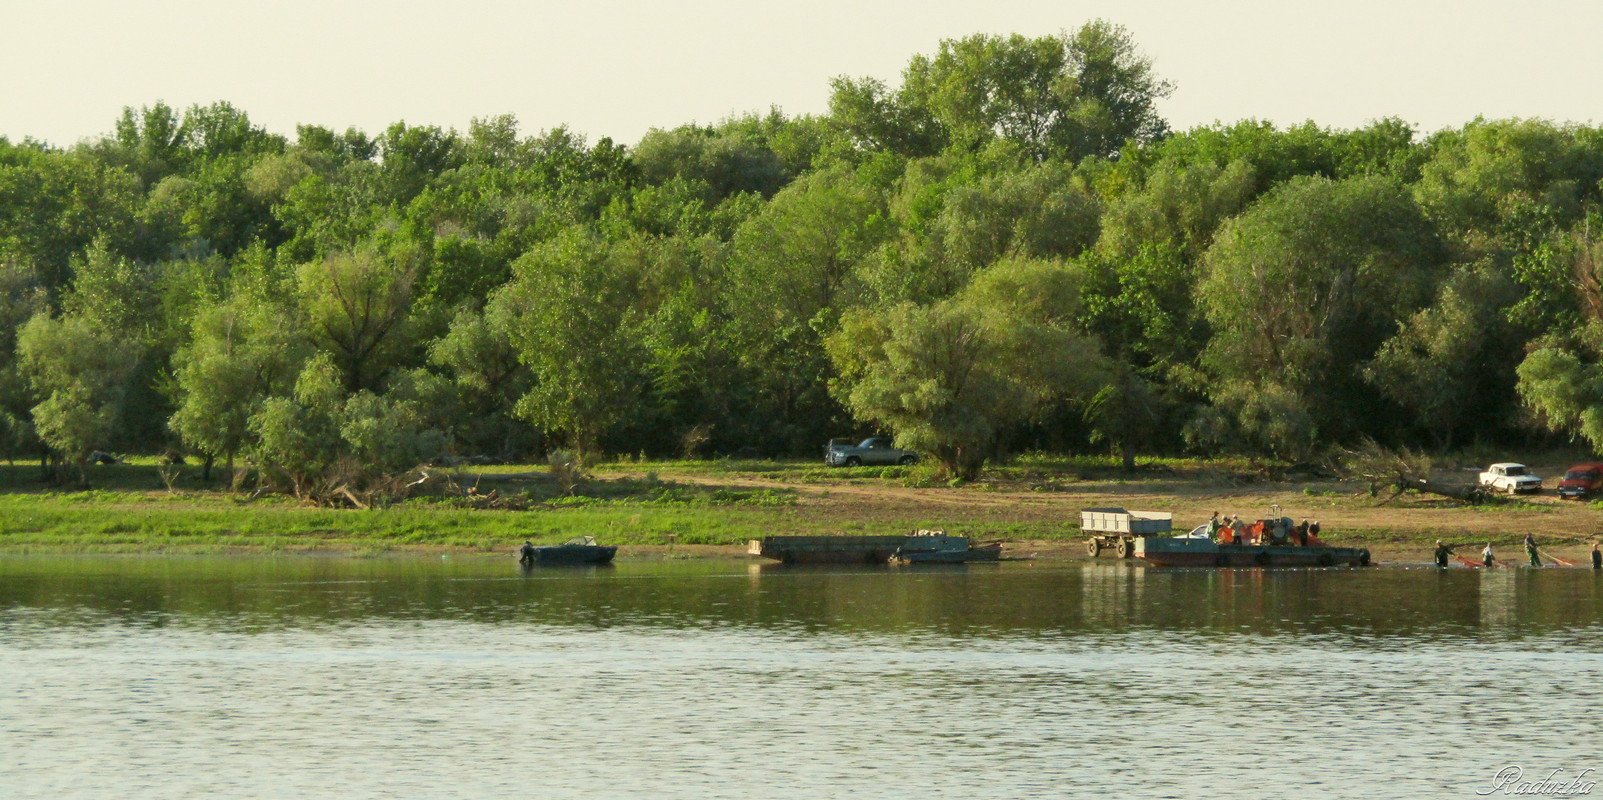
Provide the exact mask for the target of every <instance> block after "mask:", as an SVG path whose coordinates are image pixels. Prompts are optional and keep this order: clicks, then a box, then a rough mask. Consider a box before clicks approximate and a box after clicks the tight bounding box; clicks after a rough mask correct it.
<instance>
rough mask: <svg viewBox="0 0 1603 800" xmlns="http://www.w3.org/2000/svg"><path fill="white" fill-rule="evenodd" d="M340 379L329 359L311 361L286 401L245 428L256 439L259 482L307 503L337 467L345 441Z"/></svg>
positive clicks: (277, 400)
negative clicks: (286, 488)
mask: <svg viewBox="0 0 1603 800" xmlns="http://www.w3.org/2000/svg"><path fill="white" fill-rule="evenodd" d="M342 378H343V376H342V375H341V374H340V369H339V367H338V366H336V365H335V364H334V361H333V359H332V358H330V357H329V355H328V354H327V353H319V354H317V355H315V356H313V357H312V358H311V359H310V360H309V361H307V362H306V365H305V366H304V367H302V368H301V371H300V374H299V375H298V376H296V378H295V390H294V393H293V395H291V396H288V397H271V398H268V399H267V400H265V401H263V402H262V404H261V407H260V408H259V409H258V410H257V411H256V413H254V414H252V415H251V417H250V421H249V423H248V425H249V427H250V432H251V434H252V435H253V437H254V439H255V444H254V446H253V447H252V448H251V457H252V460H253V461H254V462H255V464H256V467H257V469H258V470H260V472H261V474H262V477H263V480H264V481H266V482H269V483H277V482H282V483H284V484H287V485H288V486H289V488H290V490H291V491H293V492H294V493H295V496H296V497H300V498H311V497H313V496H314V495H315V494H317V493H319V492H320V490H321V489H322V488H324V487H322V486H321V485H320V484H321V483H322V482H323V481H324V480H325V479H326V477H327V476H328V475H329V474H330V473H331V472H332V471H333V469H334V467H335V465H336V464H338V462H339V459H340V455H341V452H342V450H343V449H344V447H343V442H344V440H343V439H342V437H341V435H340V412H341V410H342V408H343V406H344V402H345V392H344V388H343V385H342V383H343V381H342Z"/></svg>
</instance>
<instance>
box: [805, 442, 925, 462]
mask: <svg viewBox="0 0 1603 800" xmlns="http://www.w3.org/2000/svg"><path fill="white" fill-rule="evenodd" d="M917 460H918V454H917V453H915V452H913V451H911V450H898V449H896V448H895V447H892V446H891V440H890V438H889V437H885V436H870V437H868V438H867V439H864V440H863V441H862V442H860V443H858V444H856V445H854V444H852V443H851V440H850V439H830V440H829V446H828V447H826V448H824V464H825V465H827V466H831V467H857V466H862V465H864V464H911V463H913V462H914V461H917Z"/></svg>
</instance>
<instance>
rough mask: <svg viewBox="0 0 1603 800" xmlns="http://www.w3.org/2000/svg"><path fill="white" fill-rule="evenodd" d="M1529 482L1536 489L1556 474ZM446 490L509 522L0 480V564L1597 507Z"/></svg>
mask: <svg viewBox="0 0 1603 800" xmlns="http://www.w3.org/2000/svg"><path fill="white" fill-rule="evenodd" d="M1555 463H1556V462H1555ZM1533 466H1536V467H1537V469H1538V470H1542V469H1546V470H1547V472H1546V473H1544V474H1552V473H1553V471H1554V470H1555V469H1560V468H1561V467H1562V465H1561V464H1557V465H1556V466H1555V465H1548V464H1540V463H1539V464H1535V465H1533ZM452 475H453V477H454V479H455V480H456V481H457V482H458V483H459V484H461V485H463V486H474V487H475V489H476V491H477V493H479V494H481V495H487V494H489V493H490V492H492V491H493V492H494V493H495V495H496V497H497V498H499V500H498V501H497V502H496V503H492V504H491V505H501V506H511V507H512V508H506V507H496V508H484V507H478V506H482V505H485V504H486V503H485V501H482V500H472V499H468V498H462V497H421V498H414V499H411V500H407V501H404V502H400V503H396V504H394V505H391V506H389V507H387V508H381V509H373V510H366V511H361V510H351V509H326V508H314V507H310V506H308V505H307V504H304V503H301V502H298V501H296V500H294V499H292V498H287V497H281V496H262V497H256V498H252V497H250V496H249V495H246V494H241V493H235V492H230V491H227V490H226V489H223V488H221V487H219V486H217V485H210V484H206V483H204V482H202V481H201V480H200V478H199V474H198V470H197V469H195V468H193V467H191V468H189V469H188V470H187V471H186V472H184V473H182V474H180V475H177V476H176V477H175V476H173V475H171V474H169V475H168V476H167V478H169V479H172V483H171V486H170V487H169V485H168V483H167V481H165V480H164V479H163V475H162V474H161V471H160V470H159V469H158V467H157V465H156V463H155V462H154V461H153V460H136V461H135V462H134V463H130V464H122V465H110V466H99V467H95V468H94V469H93V472H92V473H91V475H90V481H91V484H92V485H93V487H94V488H92V489H90V490H85V491H62V490H61V489H59V488H58V487H51V486H49V485H46V484H43V483H41V482H40V481H39V479H38V474H37V469H36V468H34V467H30V466H23V465H18V466H10V467H0V551H7V552H73V551H89V552H140V551H144V552H161V551H168V552H218V551H235V550H246V551H330V550H332V551H344V552H383V551H389V550H437V549H446V550H456V551H507V550H510V549H511V548H513V547H515V546H516V544H518V543H520V542H522V541H523V540H524V539H526V538H528V539H533V540H535V541H536V542H556V541H561V540H563V539H565V538H567V537H569V536H574V535H579V534H589V535H593V536H596V537H597V538H599V539H601V540H602V541H604V542H607V543H610V544H620V545H628V546H638V547H636V548H634V550H635V551H636V552H638V551H640V550H642V549H649V548H650V547H651V546H658V545H666V544H669V543H677V544H680V545H737V544H741V543H743V542H745V541H746V540H747V539H751V538H757V537H761V536H767V535H781V534H817V533H848V534H851V533H861V534H878V533H899V532H905V531H908V530H911V529H915V528H946V529H948V530H951V531H953V532H961V533H965V534H968V535H971V536H974V537H978V538H982V539H1004V540H1008V541H1011V542H1016V543H1028V545H1022V544H1021V545H1020V546H1021V547H1029V548H1034V549H1036V550H1040V551H1043V552H1049V553H1057V554H1060V555H1063V556H1069V555H1072V554H1074V553H1075V552H1077V548H1076V546H1075V545H1076V542H1077V540H1078V539H1079V538H1080V532H1079V530H1078V527H1077V523H1078V511H1079V509H1081V508H1086V507H1094V506H1108V505H1120V506H1126V507H1130V508H1140V509H1151V510H1164V511H1171V512H1173V513H1174V514H1175V517H1176V527H1178V528H1189V527H1190V526H1192V525H1195V524H1200V523H1201V522H1203V521H1204V520H1206V518H1207V516H1208V514H1209V513H1210V512H1212V511H1215V510H1217V511H1221V512H1225V513H1239V514H1242V515H1243V516H1247V517H1256V516H1264V515H1266V514H1268V513H1269V509H1270V508H1271V507H1272V506H1279V507H1280V512H1281V513H1283V514H1286V515H1288V516H1291V517H1293V518H1310V519H1319V520H1320V521H1321V522H1322V523H1323V525H1324V528H1325V531H1326V538H1327V539H1329V540H1331V541H1332V542H1338V543H1348V544H1356V545H1363V546H1367V547H1371V548H1373V549H1375V550H1377V552H1382V551H1384V552H1393V551H1395V552H1412V551H1413V550H1418V549H1421V548H1425V547H1428V545H1429V543H1430V542H1432V541H1433V540H1434V539H1437V538H1443V539H1447V540H1449V541H1452V542H1459V543H1464V544H1471V543H1474V544H1476V546H1477V547H1478V546H1479V544H1481V543H1484V542H1486V541H1491V542H1493V543H1494V544H1497V545H1500V546H1501V547H1502V548H1504V549H1505V550H1507V549H1508V548H1510V547H1512V546H1513V545H1515V544H1516V543H1517V542H1518V541H1519V539H1520V537H1522V536H1523V535H1524V534H1525V532H1527V531H1530V532H1533V533H1536V534H1538V535H1539V536H1540V537H1542V539H1543V541H1544V544H1548V545H1550V546H1552V547H1554V548H1556V549H1555V552H1560V553H1565V552H1569V553H1574V552H1578V551H1579V550H1580V549H1581V548H1582V547H1583V546H1584V544H1585V543H1586V542H1588V541H1590V539H1591V538H1592V537H1593V536H1595V535H1597V534H1599V533H1600V532H1603V526H1600V525H1599V522H1600V520H1603V515H1600V514H1599V513H1598V508H1597V507H1595V506H1593V505H1592V504H1579V503H1562V502H1560V501H1558V500H1557V499H1556V498H1554V497H1552V496H1551V494H1548V495H1543V496H1538V497H1535V498H1530V499H1522V500H1518V501H1509V500H1494V501H1493V502H1491V503H1488V504H1485V505H1480V506H1466V505H1462V504H1457V503H1454V502H1452V501H1448V500H1444V499H1441V498H1433V497H1421V496H1405V497H1402V498H1397V499H1394V500H1390V501H1388V500H1387V499H1386V498H1385V497H1384V496H1381V497H1375V496H1371V495H1370V494H1369V492H1368V491H1367V487H1365V486H1360V485H1357V484H1353V483H1346V482H1341V481H1334V480H1329V479H1315V478H1306V479H1304V480H1285V479H1282V480H1271V479H1270V478H1271V477H1274V476H1268V475H1266V474H1264V472H1263V471H1262V470H1258V469H1255V468H1254V467H1253V466H1252V465H1249V464H1247V463H1246V462H1242V461H1234V460H1186V459H1165V460H1152V461H1144V462H1143V463H1142V464H1141V467H1140V469H1138V470H1137V472H1136V473H1134V474H1126V473H1123V472H1122V471H1120V470H1119V469H1117V467H1116V465H1114V464H1113V463H1111V462H1110V461H1108V460H1106V459H1097V458H1056V457H1053V458H1048V457H1037V458H1021V459H1019V460H1017V461H1016V462H1014V463H1013V464H1011V465H1009V466H1007V467H1004V468H1001V469H998V470H995V471H993V472H992V473H990V474H989V475H988V476H987V478H986V479H985V480H983V481H979V482H976V483H972V484H967V485H962V486H952V485H948V484H946V483H945V482H942V481H939V480H936V479H934V477H933V476H932V473H930V472H929V471H928V470H924V469H920V468H918V467H911V468H909V467H884V468H861V469H856V470H828V469H825V468H823V467H821V466H819V465H817V464H816V463H815V462H786V461H777V462H776V461H737V460H719V461H657V462H618V463H610V464H605V465H602V466H600V467H598V468H596V470H595V471H594V473H593V475H592V477H591V478H590V479H589V480H586V481H584V482H582V483H580V484H579V485H577V486H573V487H564V486H560V485H559V484H558V483H557V482H556V480H555V479H554V478H553V477H552V476H550V475H548V474H547V473H546V472H545V471H544V470H542V469H539V468H537V467H532V466H528V465H488V466H477V467H471V468H465V469H461V470H457V471H454V472H453V473H452ZM1445 477H1446V478H1447V479H1452V478H1454V475H1453V474H1449V475H1447V476H1445ZM513 509H516V510H513ZM626 552H628V551H626ZM721 552H729V551H721ZM1508 553H1509V554H1510V555H1512V551H1511V550H1509V551H1508Z"/></svg>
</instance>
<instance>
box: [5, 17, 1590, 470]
mask: <svg viewBox="0 0 1603 800" xmlns="http://www.w3.org/2000/svg"><path fill="white" fill-rule="evenodd" d="M1171 91H1172V86H1171V85H1170V84H1169V83H1168V82H1166V81H1164V80H1162V79H1161V78H1160V77H1159V76H1158V75H1157V74H1156V72H1155V70H1154V68H1153V65H1152V62H1151V61H1150V59H1149V58H1148V57H1147V56H1145V55H1144V54H1143V53H1142V52H1141V51H1140V50H1139V49H1138V47H1137V46H1136V43H1135V42H1134V41H1132V39H1131V37H1130V36H1129V34H1128V33H1127V32H1126V31H1125V30H1123V29H1122V28H1119V27H1118V26H1115V25H1111V24H1108V23H1105V22H1092V23H1089V24H1087V25H1084V26H1082V27H1080V28H1078V29H1076V30H1072V31H1066V32H1064V33H1062V34H1060V35H1057V36H1046V37H1039V38H1028V37H1023V36H1017V35H1014V36H989V35H975V36H970V37H967V38H963V39H956V40H948V41H943V42H941V43H940V44H939V46H938V48H937V50H936V52H935V53H934V54H932V55H919V56H915V57H913V58H912V59H911V60H910V61H909V62H908V64H907V66H906V69H905V70H904V71H903V73H902V76H901V82H900V84H899V85H890V84H887V83H885V82H882V81H878V80H875V79H871V78H861V79H859V78H851V77H840V78H836V79H835V80H834V81H833V82H832V94H831V98H830V104H829V110H828V112H827V113H824V114H820V115H801V116H788V115H786V114H784V113H782V112H780V111H778V110H774V111H771V112H769V113H766V114H752V115H746V116H740V117H736V118H732V119H728V120H725V121H723V122H720V123H717V124H713V125H700V124H687V125H681V126H679V127H674V128H661V129H653V130H651V131H650V132H648V133H647V134H646V135H645V136H644V137H642V138H641V140H640V141H639V142H637V143H635V144H634V145H632V146H623V145H619V144H617V143H614V142H613V141H611V140H609V139H601V140H599V141H596V142H594V143H590V142H588V141H586V140H585V139H584V138H583V137H581V136H579V135H578V134H576V133H575V132H573V131H571V130H568V129H566V128H556V129H554V130H549V131H544V132H541V133H539V134H537V135H533V136H526V135H524V134H522V133H520V131H519V130H518V127H517V123H516V120H514V119H513V118H511V117H508V116H502V117H493V118H488V119H479V120H475V121H474V122H473V123H472V124H471V126H470V127H469V129H468V130H467V131H466V132H459V131H455V130H447V129H441V128H439V127H434V126H419V125H408V124H406V123H404V122H399V123H396V124H394V125H391V126H390V127H388V128H387V129H385V130H384V131H382V132H380V133H378V134H376V135H369V134H367V133H365V132H363V131H359V130H355V129H349V130H346V131H343V132H339V131H335V130H331V129H329V128H324V127H319V126H313V125H303V126H300V127H298V128H297V131H296V134H295V136H294V140H293V141H291V140H290V139H289V138H288V137H284V136H280V135H276V134H273V133H270V132H268V131H266V130H264V129H263V128H261V127H259V126H257V125H255V124H253V123H252V122H251V121H250V119H249V117H248V116H247V115H246V114H245V113H244V112H243V111H242V110H240V109H237V108H235V107H233V106H232V105H230V104H228V103H226V102H219V103H215V104H212V105H207V106H195V107H191V108H189V109H186V110H183V111H179V110H177V109H174V108H171V107H169V106H167V105H165V104H163V103H156V104H154V105H150V106H144V107H140V108H137V109H136V108H129V109H126V110H125V111H124V112H123V114H122V116H121V118H120V119H118V120H117V121H116V124H115V127H114V130H113V131H112V132H111V133H109V134H107V135H104V136H101V137H99V138H95V139H92V140H88V141H84V142H81V143H78V144H76V145H73V146H70V147H56V146H51V145H48V144H45V143H41V142H36V141H32V140H23V141H21V142H17V143H13V142H10V141H7V140H4V139H0V445H3V447H4V449H5V450H6V455H8V456H9V457H11V458H19V457H37V458H40V459H41V460H42V463H44V464H45V465H46V466H47V467H49V466H52V465H53V466H54V468H55V469H57V470H64V469H70V468H71V467H72V466H73V465H76V466H77V467H78V468H79V469H80V470H81V469H82V467H83V465H84V464H86V463H87V462H88V461H89V459H90V458H91V457H92V455H93V454H94V453H95V452H96V451H102V450H105V451H112V450H122V451H139V452H147V453H154V452H166V453H171V454H174V455H179V454H182V455H186V456H190V457H195V458H199V459H201V460H202V461H204V462H205V464H206V465H207V467H208V469H209V468H210V467H211V466H212V465H213V464H214V463H217V464H221V465H223V466H225V467H229V468H234V467H238V466H244V465H249V466H250V467H251V475H252V476H253V478H252V479H254V480H259V481H261V482H262V483H264V484H267V485H273V486H278V487H281V488H285V489H288V490H293V491H296V492H302V493H304V492H313V491H316V489H317V487H318V486H326V485H329V484H330V483H331V482H334V481H339V482H342V483H343V484H347V485H355V484H358V483H361V482H364V481H365V482H368V483H371V482H374V481H380V480H384V479H386V478H387V476H393V475H394V474H396V473H397V472H400V471H402V470H404V469H405V468H407V467H409V466H412V465H415V464H418V463H424V462H429V461H436V460H439V459H444V458H453V457H454V458H464V457H474V456H486V457H492V458H498V459H499V458H527V457H531V456H533V457H539V456H541V455H542V454H543V453H545V452H546V451H548V450H550V449H553V448H555V447H559V446H560V447H563V448H567V449H570V450H574V451H577V452H580V453H585V454H597V453H631V454H632V453H646V454H651V455H698V454H760V455H781V454H788V455H797V454H812V453H816V452H818V449H819V447H820V446H821V445H822V444H823V443H824V442H825V441H827V439H829V438H830V437H831V436H839V435H844V434H848V433H852V432H861V431H866V430H868V429H879V430H885V431H890V432H893V433H894V434H895V435H896V436H897V439H898V441H899V442H900V443H901V444H902V445H904V446H910V447H914V448H917V449H919V450H922V451H925V452H928V453H930V454H931V455H932V456H933V457H934V458H935V459H936V460H937V461H938V462H939V463H941V464H942V465H944V466H945V467H946V468H947V469H949V470H951V471H952V472H954V473H956V474H959V475H973V474H974V473H975V472H976V471H977V470H978V469H979V468H980V467H981V465H982V464H984V463H985V462H986V461H987V460H988V459H995V458H999V457H1002V456H1003V455H1004V454H1005V453H1006V452H1008V451H1010V450H1016V449H1019V448H1039V449H1046V450H1056V451H1073V450H1084V449H1086V448H1095V449H1099V450H1104V451H1113V452H1118V453H1120V454H1122V455H1123V456H1124V457H1125V458H1126V459H1131V458H1133V457H1134V455H1135V454H1136V453H1138V452H1178V451H1181V450H1192V451H1199V452H1209V453H1211V452H1219V451H1235V452H1248V453H1255V454H1264V455H1268V456H1273V457H1277V458H1287V459H1302V458H1307V457H1309V456H1310V455H1311V454H1313V453H1315V452H1317V451H1318V450H1319V449H1320V448H1323V447H1326V446H1328V445H1330V444H1332V443H1339V442H1348V441H1354V440H1358V439H1363V438H1369V439H1374V440H1376V441H1379V442H1385V443H1394V444H1400V445H1410V446H1429V447H1442V448H1445V447H1451V446H1453V445H1454V444H1458V443H1463V442H1465V441H1467V440H1471V439H1475V438H1481V437H1491V438H1494V439H1496V438H1502V439H1513V438H1515V437H1518V436H1522V435H1532V434H1543V435H1551V434H1559V435H1566V434H1567V435H1578V436H1581V437H1584V438H1585V439H1586V440H1587V441H1590V442H1592V443H1594V444H1596V445H1599V446H1603V213H1600V208H1603V206H1600V201H1603V184H1600V181H1603V130H1600V129H1598V128H1594V127H1587V126H1581V125H1556V124H1552V123H1548V122H1544V121H1540V120H1483V119H1477V120H1474V121H1472V122H1469V123H1467V124H1465V125H1464V126H1463V127H1461V128H1457V129H1449V130H1443V131H1439V132H1436V133H1432V134H1429V135H1423V136H1422V135H1420V134H1419V133H1418V132H1417V131H1415V130H1414V129H1413V127H1412V126H1410V125H1408V124H1406V123H1405V122H1403V121H1400V120H1396V119H1384V120H1379V121H1376V122H1373V123H1371V124H1369V125H1368V126H1366V127H1363V128H1358V129H1353V130H1338V129H1331V128H1326V127H1320V126H1318V125H1316V124H1314V123H1311V122H1310V123H1306V124H1302V125H1296V126H1291V127H1286V128H1280V127H1277V126H1274V125H1271V124H1268V123H1263V122H1258V121H1251V120H1248V121H1242V122H1237V123H1232V124H1215V125H1211V126H1204V127H1199V128H1195V129H1192V130H1188V131H1174V130H1171V129H1170V128H1169V127H1168V125H1167V124H1166V123H1165V121H1164V120H1163V119H1162V118H1161V117H1160V116H1159V114H1158V113H1157V110H1156V103H1157V101H1159V100H1161V99H1162V98H1163V97H1165V96H1166V95H1167V94H1168V93H1169V92H1171ZM229 474H243V473H242V472H236V471H235V470H233V469H230V471H229Z"/></svg>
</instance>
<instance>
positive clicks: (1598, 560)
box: [1592, 540, 1603, 569]
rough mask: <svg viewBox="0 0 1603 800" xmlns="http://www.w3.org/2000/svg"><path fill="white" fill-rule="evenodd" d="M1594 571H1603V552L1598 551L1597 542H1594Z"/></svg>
mask: <svg viewBox="0 0 1603 800" xmlns="http://www.w3.org/2000/svg"><path fill="white" fill-rule="evenodd" d="M1592 569H1603V551H1599V550H1598V549H1597V541H1596V540H1593V541H1592Z"/></svg>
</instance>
